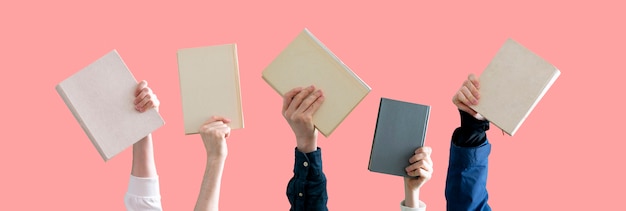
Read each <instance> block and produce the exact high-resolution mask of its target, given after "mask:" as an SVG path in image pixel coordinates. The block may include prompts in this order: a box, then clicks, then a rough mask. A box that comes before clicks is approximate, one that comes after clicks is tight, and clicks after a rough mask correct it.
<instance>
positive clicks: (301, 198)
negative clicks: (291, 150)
mask: <svg viewBox="0 0 626 211" xmlns="http://www.w3.org/2000/svg"><path fill="white" fill-rule="evenodd" d="M293 174H294V175H293V177H292V178H291V180H289V183H288V184H287V199H289V203H290V204H291V208H290V209H289V210H290V211H327V210H328V207H327V206H326V205H327V203H328V194H327V192H326V175H324V172H323V171H322V150H321V149H320V148H317V150H316V151H313V152H310V153H303V152H300V151H298V149H296V150H295V163H294V167H293Z"/></svg>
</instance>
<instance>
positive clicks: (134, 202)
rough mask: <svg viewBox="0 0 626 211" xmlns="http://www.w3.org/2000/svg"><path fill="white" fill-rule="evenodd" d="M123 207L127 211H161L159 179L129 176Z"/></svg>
mask: <svg viewBox="0 0 626 211" xmlns="http://www.w3.org/2000/svg"><path fill="white" fill-rule="evenodd" d="M124 205H126V210H128V211H162V210H163V208H162V207H161V193H160V191H159V177H135V176H133V175H130V181H129V182H128V191H127V192H126V195H125V196H124Z"/></svg>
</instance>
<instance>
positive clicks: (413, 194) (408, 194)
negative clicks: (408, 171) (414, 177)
mask: <svg viewBox="0 0 626 211" xmlns="http://www.w3.org/2000/svg"><path fill="white" fill-rule="evenodd" d="M419 202H420V190H419V188H418V189H415V190H411V188H409V186H408V184H407V183H406V182H404V206H406V207H411V208H414V207H418V205H419Z"/></svg>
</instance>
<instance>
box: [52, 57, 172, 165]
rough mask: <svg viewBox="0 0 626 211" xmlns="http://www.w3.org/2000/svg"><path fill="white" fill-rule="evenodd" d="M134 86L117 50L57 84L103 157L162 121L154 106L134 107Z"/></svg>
mask: <svg viewBox="0 0 626 211" xmlns="http://www.w3.org/2000/svg"><path fill="white" fill-rule="evenodd" d="M136 89H137V80H135V77H133V75H132V74H131V72H130V71H129V70H128V67H126V64H125V63H124V61H123V60H122V58H121V57H120V55H119V54H118V53H117V51H116V50H113V51H111V52H109V53H108V54H106V55H104V56H103V57H101V58H100V59H98V60H96V61H95V62H93V63H91V64H90V65H89V66H87V67H85V68H83V69H82V70H80V71H78V72H77V73H75V74H73V75H72V76H70V77H69V78H67V79H65V80H63V81H62V82H61V83H59V84H58V85H57V86H56V91H57V92H58V93H59V95H60V96H61V98H62V99H63V102H65V104H66V105H67V107H68V108H69V109H70V111H71V112H72V114H73V115H74V117H75V118H76V120H77V121H78V123H79V124H80V126H81V127H82V129H83V130H84V131H85V134H87V137H89V140H91V143H92V144H93V145H94V147H95V148H96V149H97V150H98V152H99V153H100V156H102V159H104V161H107V160H109V159H111V158H113V157H114V156H115V155H117V154H119V153H120V152H122V151H123V150H124V149H126V148H128V147H129V146H131V145H133V144H134V143H136V142H137V141H139V140H141V138H143V137H146V136H147V135H148V134H150V133H152V132H153V131H154V130H156V129H158V128H159V127H161V126H163V125H164V124H165V122H164V121H163V119H162V118H161V116H160V115H159V113H158V112H157V111H156V110H155V109H149V110H147V111H145V112H143V113H141V112H139V111H137V110H135V105H134V104H133V101H134V100H135V91H136Z"/></svg>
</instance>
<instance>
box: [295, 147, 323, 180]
mask: <svg viewBox="0 0 626 211" xmlns="http://www.w3.org/2000/svg"><path fill="white" fill-rule="evenodd" d="M295 151H296V155H295V157H296V159H295V163H294V166H293V173H294V175H295V177H296V178H307V177H316V176H319V175H320V174H322V149H320V148H319V147H318V148H317V150H315V151H313V152H309V153H303V152H300V151H298V149H297V148H296V149H295Z"/></svg>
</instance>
